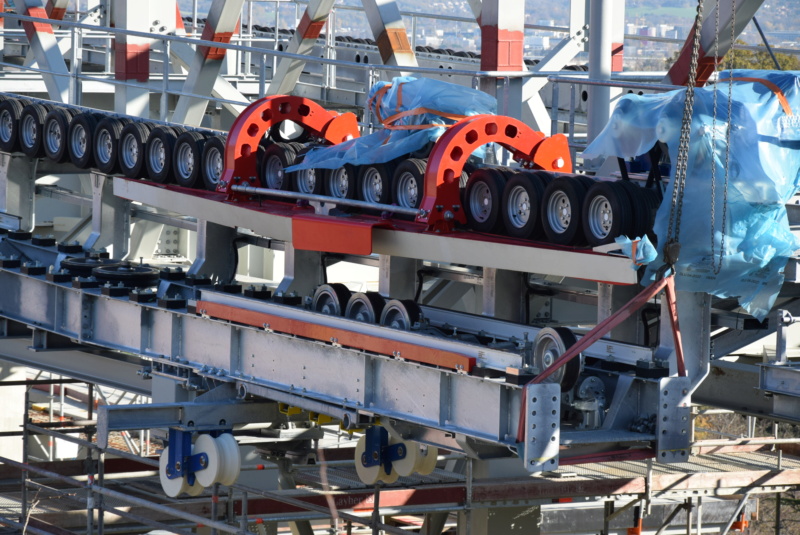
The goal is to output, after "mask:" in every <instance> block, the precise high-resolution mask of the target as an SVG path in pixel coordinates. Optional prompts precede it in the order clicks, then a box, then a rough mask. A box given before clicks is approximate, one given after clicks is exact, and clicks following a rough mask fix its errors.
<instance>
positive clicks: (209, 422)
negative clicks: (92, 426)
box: [97, 400, 279, 449]
mask: <svg viewBox="0 0 800 535" xmlns="http://www.w3.org/2000/svg"><path fill="white" fill-rule="evenodd" d="M278 414H279V413H278V407H277V404H276V403H273V402H268V401H263V402H244V401H237V400H229V401H215V402H207V403H198V402H187V403H149V404H146V405H103V406H101V407H99V408H98V414H97V440H98V446H100V448H102V449H105V448H107V447H108V433H109V432H111V431H124V430H127V429H154V428H159V427H162V428H166V427H180V428H183V429H184V430H188V431H208V430H216V429H230V428H232V427H233V426H234V425H239V424H249V423H253V422H261V421H263V422H272V421H275V420H277V419H278Z"/></svg>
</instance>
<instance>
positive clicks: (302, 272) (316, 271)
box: [275, 242, 325, 296]
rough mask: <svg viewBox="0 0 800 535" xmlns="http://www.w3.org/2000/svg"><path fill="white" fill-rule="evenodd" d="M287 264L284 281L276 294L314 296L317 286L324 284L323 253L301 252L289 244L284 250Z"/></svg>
mask: <svg viewBox="0 0 800 535" xmlns="http://www.w3.org/2000/svg"><path fill="white" fill-rule="evenodd" d="M284 254H285V255H286V256H285V263H284V269H283V273H284V275H283V279H282V280H281V283H280V284H279V285H278V288H277V290H276V291H275V292H276V294H284V295H285V294H287V293H290V292H294V293H296V294H297V295H301V296H302V295H313V294H314V290H315V289H316V287H317V286H319V285H320V284H322V282H323V280H324V276H325V274H324V273H323V268H322V253H320V252H317V251H301V250H299V249H295V248H294V246H292V245H291V244H290V243H289V242H287V243H286V248H285V249H284Z"/></svg>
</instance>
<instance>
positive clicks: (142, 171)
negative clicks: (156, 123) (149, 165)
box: [117, 123, 153, 178]
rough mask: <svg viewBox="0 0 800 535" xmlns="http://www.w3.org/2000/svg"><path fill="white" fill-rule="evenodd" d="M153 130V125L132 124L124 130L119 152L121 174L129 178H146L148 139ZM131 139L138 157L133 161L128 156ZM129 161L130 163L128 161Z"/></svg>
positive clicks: (120, 137) (120, 139)
mask: <svg viewBox="0 0 800 535" xmlns="http://www.w3.org/2000/svg"><path fill="white" fill-rule="evenodd" d="M152 129H153V124H152V123H130V124H127V125H125V126H124V127H123V128H122V132H120V135H119V142H118V147H119V150H118V151H117V153H118V154H117V163H119V169H120V172H121V173H122V174H123V175H125V176H126V177H128V178H145V176H146V173H147V169H146V168H145V164H144V160H145V157H146V149H147V138H148V137H150V131H151V130H152ZM129 137H130V138H131V143H132V144H133V146H135V147H136V157H135V158H133V159H131V158H129V156H132V155H128V154H126V153H125V152H123V151H125V150H126V148H125V147H126V145H127V144H128V141H127V139H128V138H129ZM126 160H128V161H126Z"/></svg>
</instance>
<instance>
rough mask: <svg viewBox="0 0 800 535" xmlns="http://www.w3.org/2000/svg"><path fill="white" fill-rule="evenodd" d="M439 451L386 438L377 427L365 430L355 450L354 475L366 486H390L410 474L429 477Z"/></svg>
mask: <svg viewBox="0 0 800 535" xmlns="http://www.w3.org/2000/svg"><path fill="white" fill-rule="evenodd" d="M438 455H439V450H438V448H436V447H435V446H424V445H421V444H419V443H417V442H413V441H406V440H402V439H400V438H398V437H396V436H394V435H389V434H388V433H387V431H386V430H385V429H384V428H383V427H380V426H373V427H370V428H368V429H367V430H366V432H365V433H364V435H362V436H361V438H359V439H358V443H357V444H356V448H355V459H354V461H355V465H356V473H357V474H358V477H359V479H361V481H363V482H364V483H366V484H368V485H374V484H375V483H377V482H378V481H382V482H384V483H387V484H391V483H394V482H395V481H397V480H398V478H400V477H408V476H410V475H412V474H414V473H417V474H420V475H429V474H430V473H431V472H433V471H434V469H435V468H436V462H437V460H438Z"/></svg>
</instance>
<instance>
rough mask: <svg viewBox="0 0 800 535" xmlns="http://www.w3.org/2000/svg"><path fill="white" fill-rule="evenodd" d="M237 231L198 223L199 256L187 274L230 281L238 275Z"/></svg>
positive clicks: (199, 221) (202, 222) (208, 222)
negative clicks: (235, 241)
mask: <svg viewBox="0 0 800 535" xmlns="http://www.w3.org/2000/svg"><path fill="white" fill-rule="evenodd" d="M235 238H236V230H235V229H232V228H230V227H225V226H222V225H217V224H216V223H211V222H210V221H204V220H198V221H197V256H196V257H195V261H194V263H192V267H191V268H189V270H188V271H187V273H189V274H191V275H200V274H201V273H202V274H203V275H207V276H209V277H212V278H216V279H217V280H220V281H225V282H227V281H230V280H231V279H232V278H233V277H234V275H235V274H236V250H235V245H234V241H233V240H234V239H235Z"/></svg>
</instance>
